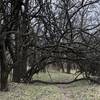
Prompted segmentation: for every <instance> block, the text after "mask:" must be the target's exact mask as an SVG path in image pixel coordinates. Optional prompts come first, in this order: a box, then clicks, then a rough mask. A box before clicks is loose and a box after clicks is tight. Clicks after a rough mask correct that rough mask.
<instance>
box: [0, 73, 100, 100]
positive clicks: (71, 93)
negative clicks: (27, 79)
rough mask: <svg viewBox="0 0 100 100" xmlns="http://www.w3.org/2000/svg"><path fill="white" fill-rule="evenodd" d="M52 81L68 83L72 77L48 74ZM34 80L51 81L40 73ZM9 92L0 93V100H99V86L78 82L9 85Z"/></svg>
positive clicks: (46, 75)
mask: <svg viewBox="0 0 100 100" xmlns="http://www.w3.org/2000/svg"><path fill="white" fill-rule="evenodd" d="M50 74H51V77H52V81H62V80H65V81H69V80H72V79H73V77H74V76H73V75H68V74H66V73H58V72H56V73H54V72H52V73H50ZM33 78H34V79H41V80H46V81H51V79H50V77H49V75H48V74H47V73H46V74H45V73H40V74H39V75H35V76H34V77H33ZM9 88H10V90H9V92H5V93H4V92H0V100H100V86H99V85H96V84H89V83H88V82H87V81H80V82H76V83H73V84H69V85H43V84H33V85H29V84H17V83H9Z"/></svg>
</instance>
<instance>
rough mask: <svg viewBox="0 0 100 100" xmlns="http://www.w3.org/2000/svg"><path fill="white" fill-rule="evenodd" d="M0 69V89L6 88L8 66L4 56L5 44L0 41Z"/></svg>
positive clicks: (4, 89)
mask: <svg viewBox="0 0 100 100" xmlns="http://www.w3.org/2000/svg"><path fill="white" fill-rule="evenodd" d="M0 67H1V68H0V69H1V73H0V74H1V76H0V78H1V80H0V81H1V85H0V86H1V87H0V89H1V91H7V90H8V67H7V64H6V56H5V44H4V42H2V43H0Z"/></svg>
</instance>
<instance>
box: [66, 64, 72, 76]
mask: <svg viewBox="0 0 100 100" xmlns="http://www.w3.org/2000/svg"><path fill="white" fill-rule="evenodd" d="M70 71H71V63H70V62H68V63H67V74H70Z"/></svg>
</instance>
